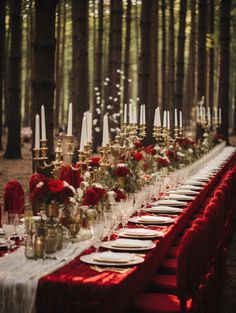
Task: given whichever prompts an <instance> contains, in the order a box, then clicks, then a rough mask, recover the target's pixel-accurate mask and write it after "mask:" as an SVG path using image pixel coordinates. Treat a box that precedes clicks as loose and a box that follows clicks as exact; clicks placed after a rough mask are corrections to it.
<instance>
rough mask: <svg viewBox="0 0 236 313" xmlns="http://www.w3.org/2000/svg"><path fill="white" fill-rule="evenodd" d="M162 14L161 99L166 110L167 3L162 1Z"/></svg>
mask: <svg viewBox="0 0 236 313" xmlns="http://www.w3.org/2000/svg"><path fill="white" fill-rule="evenodd" d="M161 12H162V26H161V29H162V53H161V55H162V58H161V98H162V107H163V109H166V1H165V0H162V1H161Z"/></svg>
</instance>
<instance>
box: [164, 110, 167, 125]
mask: <svg viewBox="0 0 236 313" xmlns="http://www.w3.org/2000/svg"><path fill="white" fill-rule="evenodd" d="M166 126H167V125H166V110H165V111H164V113H163V127H164V128H166Z"/></svg>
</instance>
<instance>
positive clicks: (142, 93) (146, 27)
mask: <svg viewBox="0 0 236 313" xmlns="http://www.w3.org/2000/svg"><path fill="white" fill-rule="evenodd" d="M151 15H152V1H145V0H142V12H141V52H140V62H139V81H138V83H139V86H138V91H139V97H140V102H141V104H142V103H145V104H146V114H147V121H152V120H153V115H154V109H153V107H152V105H151V101H150V98H151V97H150V85H151V57H150V56H151V35H150V34H151V29H152V28H151V27H152V25H151ZM145 141H146V143H149V142H151V141H152V123H149V122H148V123H147V136H146V138H145Z"/></svg>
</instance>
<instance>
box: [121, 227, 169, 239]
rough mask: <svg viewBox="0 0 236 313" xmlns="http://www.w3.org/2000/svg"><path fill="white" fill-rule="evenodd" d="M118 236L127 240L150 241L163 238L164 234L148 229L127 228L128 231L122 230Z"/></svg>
mask: <svg viewBox="0 0 236 313" xmlns="http://www.w3.org/2000/svg"><path fill="white" fill-rule="evenodd" d="M118 235H119V236H120V237H125V238H141V239H149V238H156V237H162V236H163V235H164V233H163V232H162V231H159V230H154V229H147V228H127V229H121V230H120V231H119V232H118Z"/></svg>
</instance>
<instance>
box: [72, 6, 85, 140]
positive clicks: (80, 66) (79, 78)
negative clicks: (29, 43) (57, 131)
mask: <svg viewBox="0 0 236 313" xmlns="http://www.w3.org/2000/svg"><path fill="white" fill-rule="evenodd" d="M72 19H73V69H72V70H73V81H74V82H73V86H74V87H73V91H74V92H73V107H74V113H75V114H74V118H75V121H74V122H75V129H76V130H77V129H78V136H79V137H80V129H79V125H81V121H82V117H83V113H84V111H87V110H88V109H89V98H88V1H84V0H73V1H72Z"/></svg>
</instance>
